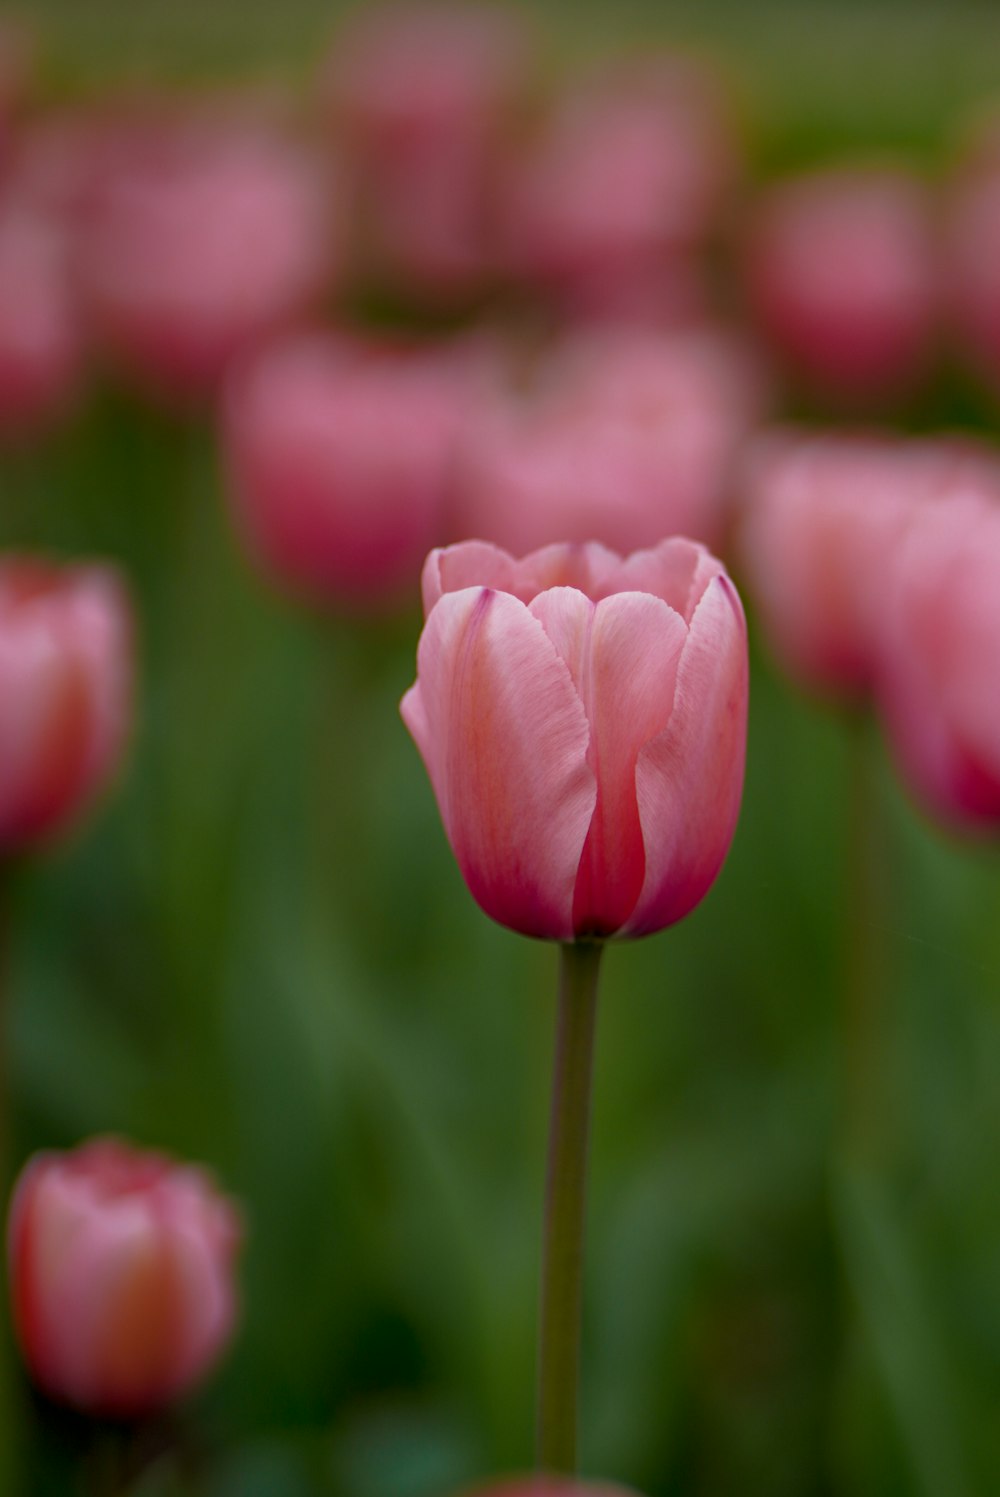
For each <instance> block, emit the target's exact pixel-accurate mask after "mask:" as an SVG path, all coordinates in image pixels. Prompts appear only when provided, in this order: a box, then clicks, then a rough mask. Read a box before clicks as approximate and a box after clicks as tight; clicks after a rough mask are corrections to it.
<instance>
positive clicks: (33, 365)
mask: <svg viewBox="0 0 1000 1497" xmlns="http://www.w3.org/2000/svg"><path fill="white" fill-rule="evenodd" d="M82 369H83V335H82V326H81V320H80V314H79V308H78V304H77V300H76V297H75V296H74V294H73V290H72V287H71V283H70V272H69V266H68V263H67V257H66V247H65V245H64V243H63V239H62V236H61V234H60V233H59V232H58V230H57V229H56V227H55V225H54V224H52V223H51V222H47V221H46V220H45V219H44V218H42V217H40V216H38V215H36V214H34V213H32V212H30V211H21V210H19V209H18V207H16V206H14V205H11V206H9V207H7V208H6V209H5V210H4V211H3V212H2V214H0V438H2V439H3V440H4V441H7V442H17V441H20V440H23V439H28V438H31V437H33V436H35V435H36V434H37V433H38V432H39V431H40V430H44V429H45V428H47V427H48V426H50V425H52V424H53V423H54V422H56V421H58V420H59V419H60V418H61V417H63V416H64V415H65V414H66V412H67V411H68V409H69V408H70V406H71V405H72V402H73V400H74V398H75V396H76V394H77V392H78V389H79V385H80V380H81V375H82Z"/></svg>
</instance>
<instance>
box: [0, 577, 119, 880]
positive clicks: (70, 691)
mask: <svg viewBox="0 0 1000 1497" xmlns="http://www.w3.org/2000/svg"><path fill="white" fill-rule="evenodd" d="M131 633H132V629H131V619H130V609H129V605H128V601H127V599H126V596H125V593H124V590H123V587H122V584H121V582H120V581H119V579H118V578H117V576H116V575H115V574H114V573H113V572H112V571H110V570H109V569H105V568H97V567H89V566H88V567H65V568H58V567H55V566H53V565H51V564H49V563H48V562H43V561H39V560H37V559H34V558H29V557H14V558H6V559H4V560H2V561H0V858H2V857H3V856H5V855H9V854H10V853H12V852H17V851H19V850H22V849H25V848H27V847H30V846H31V845H32V844H34V843H35V842H37V841H38V840H39V839H45V838H48V837H50V836H54V835H55V834H57V833H59V832H62V831H63V830H64V829H65V828H66V826H67V825H68V824H69V823H70V822H72V821H73V820H74V819H75V818H76V817H77V816H78V815H79V814H80V813H81V812H82V811H83V810H84V809H85V808H86V807H87V806H88V805H89V804H90V802H91V801H92V800H93V799H94V797H95V796H96V795H97V794H98V793H99V792H100V791H101V790H102V789H103V788H104V786H105V785H106V784H107V782H108V780H109V779H110V778H111V775H112V774H113V773H114V771H115V769H116V768H117V766H118V762H119V760H120V758H121V754H122V749H123V747H124V743H125V738H126V735H127V732H128V727H129V722H130V717H131V710H130V709H131V675H132V661H131V655H132V650H131Z"/></svg>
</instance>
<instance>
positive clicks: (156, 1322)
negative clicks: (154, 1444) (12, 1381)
mask: <svg viewBox="0 0 1000 1497" xmlns="http://www.w3.org/2000/svg"><path fill="white" fill-rule="evenodd" d="M8 1235H9V1255H10V1288H11V1298H12V1302H13V1312H14V1324H15V1329H16V1331H17V1336H18V1340H19V1342H20V1345H21V1350H22V1352H23V1355H24V1358H25V1361H26V1362H27V1364H28V1367H29V1369H30V1371H31V1374H32V1376H33V1377H34V1379H35V1381H36V1382H37V1383H38V1384H39V1386H40V1387H41V1388H42V1389H44V1391H45V1392H46V1393H47V1394H49V1395H50V1397H52V1398H55V1399H57V1400H59V1401H60V1402H64V1403H67V1404H70V1405H72V1406H73V1407H74V1408H77V1409H80V1410H82V1411H83V1412H85V1413H87V1414H98V1415H105V1416H109V1415H113V1416H117V1417H135V1416H139V1415H142V1414H147V1413H150V1412H154V1411H155V1410H157V1409H160V1408H162V1407H164V1406H165V1405H167V1404H169V1403H171V1402H172V1401H173V1400H174V1399H176V1398H178V1397H179V1396H180V1395H182V1394H183V1393H186V1392H187V1391H188V1389H189V1388H191V1387H192V1386H193V1385H194V1384H195V1383H196V1382H198V1381H199V1379H201V1378H202V1377H203V1376H204V1374H205V1373H206V1372H207V1371H208V1370H209V1368H210V1367H211V1366H212V1365H213V1364H214V1363H215V1362H216V1361H217V1360H218V1358H219V1356H220V1354H221V1353H222V1351H223V1349H224V1347H225V1346H226V1344H227V1343H228V1341H229V1340H230V1338H231V1335H232V1331H233V1326H234V1323H235V1319H236V1313H237V1312H236V1299H235V1290H234V1285H233V1263H234V1258H235V1255H236V1250H237V1248H238V1246H239V1240H240V1218H239V1212H238V1210H237V1208H236V1207H235V1205H234V1204H233V1202H231V1201H230V1200H227V1199H226V1197H224V1196H222V1195H220V1194H219V1192H218V1190H217V1189H216V1187H215V1184H214V1182H213V1181H212V1179H211V1178H210V1177H209V1175H208V1174H207V1173H206V1172H205V1171H204V1170H202V1169H199V1168H197V1167H194V1166H191V1165H182V1164H178V1163H176V1162H175V1161H174V1160H172V1159H169V1158H167V1157H166V1156H165V1155H163V1154H153V1153H145V1152H142V1151H140V1150H138V1149H135V1148H133V1147H132V1146H131V1145H129V1144H127V1143H124V1142H122V1141H121V1140H118V1139H114V1138H101V1139H94V1140H91V1141H90V1142H89V1143H86V1144H84V1145H82V1146H81V1147H80V1148H78V1149H75V1150H74V1151H73V1152H72V1153H69V1154H54V1153H53V1154H36V1155H35V1156H34V1158H33V1159H31V1160H29V1162H28V1164H27V1165H26V1167H25V1169H24V1171H23V1172H22V1174H21V1176H20V1179H19V1180H18V1183H17V1186H16V1188H15V1191H14V1196H13V1200H12V1203H11V1209H10V1220H9V1226H8Z"/></svg>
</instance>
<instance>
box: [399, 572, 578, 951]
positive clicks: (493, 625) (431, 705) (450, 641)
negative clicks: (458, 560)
mask: <svg viewBox="0 0 1000 1497" xmlns="http://www.w3.org/2000/svg"><path fill="white" fill-rule="evenodd" d="M417 667H418V672H417V683H416V685H415V686H414V687H413V688H412V689H411V691H409V692H408V693H407V695H406V696H405V697H404V699H403V704H402V713H403V720H404V721H405V723H406V725H407V727H408V728H409V729H410V731H411V733H412V734H413V737H414V739H415V740H416V743H417V747H418V748H419V749H420V752H421V754H422V756H423V759H424V763H425V764H426V766H427V770H428V773H429V774H430V777H431V782H432V784H433V786H434V791H435V794H436V795H437V800H438V805H439V807H440V809H441V816H442V820H443V821H444V825H445V830H446V831H447V833H448V838H449V841H450V842H451V845H452V849H453V850H454V853H455V856H456V858H457V859H458V864H459V867H460V868H461V870H462V873H463V875H464V877H465V880H466V883H467V884H468V885H469V888H470V890H471V892H472V894H473V896H474V898H475V899H476V900H477V901H478V903H479V904H480V905H481V906H482V908H483V909H484V910H485V911H486V913H487V914H488V915H491V916H492V917H493V919H495V920H498V921H499V922H500V923H501V924H502V925H507V926H509V927H511V928H512V929H514V930H518V931H521V932H522V933H523V934H525V935H535V936H544V937H548V938H550V939H552V940H568V939H569V938H570V937H571V936H572V934H573V925H572V909H573V886H574V884H575V881H576V873H577V868H578V866H579V862H580V855H581V852H582V850H583V844H584V841H585V839H586V836H587V829H588V827H589V825H590V819H591V816H592V814H593V809H594V804H595V801H596V798H597V791H596V787H595V785H594V776H593V773H592V771H591V770H590V768H589V767H588V765H587V745H588V741H589V737H590V732H589V729H588V726H587V719H586V714H585V713H584V710H583V705H582V703H581V701H580V699H579V697H578V696H577V694H576V692H575V690H574V689H573V683H572V681H571V679H570V673H569V671H568V670H567V668H566V665H565V664H564V662H563V661H562V660H560V659H559V657H558V655H557V653H556V651H555V648H554V647H553V645H552V644H551V642H550V641H549V639H548V638H547V636H546V634H545V631H544V629H543V628H542V626H541V624H540V623H538V621H537V620H536V619H534V618H532V616H531V614H530V613H529V612H528V610H527V609H526V608H525V607H524V605H523V604H521V603H520V602H518V601H517V600H516V599H514V598H512V597H510V596H509V595H508V594H506V593H502V592H493V591H490V590H488V589H483V588H468V589H465V590H463V591H462V592H457V593H448V594H446V595H445V596H444V597H443V598H442V599H441V601H440V602H439V603H438V604H437V606H436V607H435V608H434V610H433V612H432V613H431V615H430V617H429V619H428V620H427V624H426V626H425V628H424V632H423V635H422V636H421V640H420V646H419V650H418V653H417Z"/></svg>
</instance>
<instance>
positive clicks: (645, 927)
mask: <svg viewBox="0 0 1000 1497" xmlns="http://www.w3.org/2000/svg"><path fill="white" fill-rule="evenodd" d="M747 689H748V667H747V651H746V624H745V622H744V618H743V609H742V607H741V606H740V601H739V598H738V596H737V594H736V590H735V588H734V587H733V585H732V583H731V582H730V581H729V579H728V577H725V576H720V577H717V578H716V579H715V580H714V581H713V582H712V583H711V584H710V585H709V587H708V589H707V591H706V592H705V595H704V597H703V598H702V601H701V603H700V604H699V605H698V608H697V609H696V610H695V615H694V618H693V619H692V622H691V628H690V633H689V636H688V641H687V644H686V645H685V647H684V651H683V653H682V655H681V660H680V664H679V667H678V670H677V688H676V694H675V698H674V710H673V712H672V714H671V718H670V722H669V724H668V726H667V728H666V731H665V732H663V733H661V734H660V735H659V737H657V738H654V739H653V740H652V741H651V742H649V743H647V744H646V745H645V747H644V748H643V749H641V750H640V753H639V759H638V765H637V768H636V790H637V795H638V803H639V820H640V822H641V825H642V833H643V841H644V844H645V848H646V877H645V882H644V884H643V888H642V892H641V894H640V896H639V899H638V902H637V904H636V906H635V909H634V910H633V911H632V914H631V916H630V918H629V921H628V925H627V927H626V930H627V933H628V934H629V935H635V936H639V935H647V934H649V933H651V932H652V931H656V930H662V929H663V928H664V926H667V925H672V924H673V923H674V921H676V920H679V919H681V917H682V916H683V915H686V914H687V913H688V911H689V910H691V909H693V908H694V906H695V905H696V904H697V903H698V901H699V900H700V899H701V898H702V897H703V896H704V895H705V894H706V893H707V891H708V889H709V888H710V887H711V884H712V882H713V880H714V879H715V877H716V875H717V873H718V872H719V869H720V868H721V866H722V863H723V860H724V858H725V856H726V853H727V852H728V850H729V844H730V842H731V840H732V836H733V832H734V830H735V827H736V818H737V816H738V814H739V807H740V796H741V794H742V789H743V767H744V757H745V745H746V717H747Z"/></svg>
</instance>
